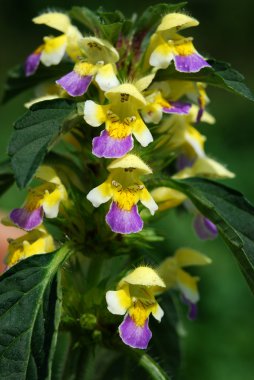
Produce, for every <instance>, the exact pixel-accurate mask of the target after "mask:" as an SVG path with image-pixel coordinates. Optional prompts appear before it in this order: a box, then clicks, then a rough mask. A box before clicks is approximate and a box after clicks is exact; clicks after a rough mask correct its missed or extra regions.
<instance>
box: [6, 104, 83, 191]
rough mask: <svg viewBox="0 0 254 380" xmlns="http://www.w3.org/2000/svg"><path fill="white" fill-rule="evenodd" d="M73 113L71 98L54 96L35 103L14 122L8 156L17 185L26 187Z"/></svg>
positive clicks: (66, 126) (68, 126) (65, 129)
mask: <svg viewBox="0 0 254 380" xmlns="http://www.w3.org/2000/svg"><path fill="white" fill-rule="evenodd" d="M76 115H77V113H76V103H75V102H74V101H71V100H66V99H53V100H50V101H44V102H40V103H36V104H34V105H33V106H32V107H31V108H30V109H29V111H27V112H26V113H25V114H24V116H22V117H21V118H20V119H19V120H17V121H16V123H15V124H14V132H13V135H12V138H11V141H10V144H9V155H10V156H11V164H12V168H13V171H14V175H15V178H16V181H17V184H18V186H19V187H21V188H23V187H25V186H26V185H27V183H28V182H29V181H30V180H31V178H32V176H33V175H34V173H35V171H36V169H37V168H38V166H39V165H40V164H41V162H42V161H43V159H44V157H45V155H46V153H47V151H48V150H49V149H50V147H51V146H52V145H53V143H54V142H55V141H56V139H57V138H58V137H59V136H60V135H61V134H62V133H65V132H67V131H68V128H70V126H71V123H69V124H68V123H67V121H68V120H70V119H71V118H74V117H75V116H76Z"/></svg>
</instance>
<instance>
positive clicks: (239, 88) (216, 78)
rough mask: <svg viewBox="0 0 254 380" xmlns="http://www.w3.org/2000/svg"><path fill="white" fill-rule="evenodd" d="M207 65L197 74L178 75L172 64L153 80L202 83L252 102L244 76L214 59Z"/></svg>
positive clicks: (228, 65) (159, 72) (252, 97)
mask: <svg viewBox="0 0 254 380" xmlns="http://www.w3.org/2000/svg"><path fill="white" fill-rule="evenodd" d="M208 63H209V64H210V65H211V66H212V67H211V68H209V67H205V68H204V69H202V70H200V71H199V72H198V73H180V72H178V71H176V70H175V68H174V65H173V64H172V65H170V66H169V68H168V69H166V70H159V71H158V74H157V75H156V78H155V80H159V81H160V80H168V79H177V80H184V81H186V80H190V81H194V82H203V83H207V84H209V85H212V86H215V87H219V88H222V89H224V90H227V91H229V92H232V93H234V94H236V95H240V96H243V97H244V98H246V99H249V100H251V101H254V96H253V94H252V93H251V91H250V89H249V88H248V87H247V86H246V84H245V83H244V79H245V78H244V76H243V75H242V74H240V73H239V72H238V71H237V70H234V69H232V67H231V65H230V64H229V63H226V62H220V61H215V60H214V59H210V60H208Z"/></svg>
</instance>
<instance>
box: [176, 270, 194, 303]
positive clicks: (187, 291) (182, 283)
mask: <svg viewBox="0 0 254 380" xmlns="http://www.w3.org/2000/svg"><path fill="white" fill-rule="evenodd" d="M197 282H198V278H197V277H193V276H191V275H190V274H189V273H187V272H185V271H184V270H182V269H178V271H177V285H178V287H179V289H180V291H181V293H182V294H183V295H184V297H186V298H187V299H188V300H190V301H191V302H193V303H196V302H197V301H198V300H199V293H198V287H197Z"/></svg>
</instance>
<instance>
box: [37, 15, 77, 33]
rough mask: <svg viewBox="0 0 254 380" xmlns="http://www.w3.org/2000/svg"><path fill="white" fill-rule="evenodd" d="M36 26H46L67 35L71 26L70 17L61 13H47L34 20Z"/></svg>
mask: <svg viewBox="0 0 254 380" xmlns="http://www.w3.org/2000/svg"><path fill="white" fill-rule="evenodd" d="M32 21H33V22H34V23H35V24H44V25H47V26H49V27H50V28H54V29H56V30H59V32H62V33H65V32H66V31H67V30H68V28H69V26H70V25H71V22H70V19H69V17H68V16H67V15H66V14H64V13H61V12H45V13H43V14H41V15H40V16H38V17H35V18H33V20H32Z"/></svg>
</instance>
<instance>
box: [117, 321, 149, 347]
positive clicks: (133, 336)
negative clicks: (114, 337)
mask: <svg viewBox="0 0 254 380" xmlns="http://www.w3.org/2000/svg"><path fill="white" fill-rule="evenodd" d="M119 334H120V337H121V339H122V341H123V342H124V343H125V344H127V345H128V346H130V347H133V348H139V349H142V350H144V349H146V348H147V346H148V343H149V341H150V339H151V338H152V332H151V330H150V329H149V326H148V318H147V320H146V321H145V324H144V326H137V325H136V324H135V322H134V321H133V320H132V318H131V317H130V316H129V314H127V315H126V317H125V318H124V320H123V322H122V323H121V325H120V326H119Z"/></svg>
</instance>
